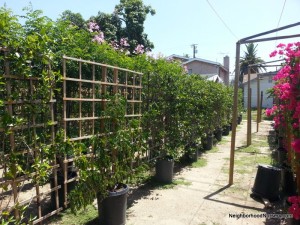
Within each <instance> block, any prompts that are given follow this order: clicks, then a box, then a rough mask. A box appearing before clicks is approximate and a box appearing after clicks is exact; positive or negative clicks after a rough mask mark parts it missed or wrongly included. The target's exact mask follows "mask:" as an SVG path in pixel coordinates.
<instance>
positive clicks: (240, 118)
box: [237, 115, 243, 124]
mask: <svg viewBox="0 0 300 225" xmlns="http://www.w3.org/2000/svg"><path fill="white" fill-rule="evenodd" d="M242 120H243V116H242V115H239V116H238V118H237V123H238V124H241V122H242Z"/></svg>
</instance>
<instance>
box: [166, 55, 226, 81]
mask: <svg viewBox="0 0 300 225" xmlns="http://www.w3.org/2000/svg"><path fill="white" fill-rule="evenodd" d="M167 58H168V59H173V60H179V61H181V63H182V66H184V67H186V69H187V71H188V73H189V74H199V75H200V76H202V77H205V78H208V79H210V80H215V81H217V82H220V83H224V84H225V85H229V56H225V57H224V58H223V65H222V64H220V63H218V62H214V61H210V60H206V59H201V58H188V57H184V56H180V55H175V54H173V55H170V56H169V57H167Z"/></svg>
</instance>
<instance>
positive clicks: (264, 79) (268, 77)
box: [242, 72, 277, 108]
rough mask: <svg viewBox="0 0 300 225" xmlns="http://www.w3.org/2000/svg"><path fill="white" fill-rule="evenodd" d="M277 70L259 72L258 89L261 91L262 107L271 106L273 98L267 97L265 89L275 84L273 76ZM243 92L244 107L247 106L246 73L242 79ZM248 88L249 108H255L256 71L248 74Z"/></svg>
mask: <svg viewBox="0 0 300 225" xmlns="http://www.w3.org/2000/svg"><path fill="white" fill-rule="evenodd" d="M276 74H277V72H267V73H260V74H259V87H260V88H259V89H260V92H263V98H262V107H263V108H271V107H272V106H273V98H272V97H271V98H269V97H268V93H267V90H268V89H270V88H272V87H273V86H274V85H275V81H274V80H273V77H274V76H275V75H276ZM242 86H243V92H244V108H247V107H248V75H244V79H243V85H242ZM250 88H251V92H252V93H251V108H257V73H253V74H250Z"/></svg>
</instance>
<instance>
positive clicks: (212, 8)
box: [206, 0, 239, 39]
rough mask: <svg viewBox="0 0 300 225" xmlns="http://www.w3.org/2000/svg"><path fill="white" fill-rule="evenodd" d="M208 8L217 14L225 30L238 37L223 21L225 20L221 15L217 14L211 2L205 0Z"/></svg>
mask: <svg viewBox="0 0 300 225" xmlns="http://www.w3.org/2000/svg"><path fill="white" fill-rule="evenodd" d="M206 1H207V3H208V5H209V6H210V8H211V9H212V10H213V11H214V13H215V14H216V15H217V17H218V18H219V19H220V20H221V22H222V23H223V25H224V26H225V27H226V28H227V30H228V31H229V32H230V33H231V34H232V35H233V36H234V37H235V38H236V39H239V38H238V37H237V36H236V35H235V33H234V32H233V31H232V30H231V29H230V27H229V26H228V25H227V24H226V23H225V21H224V20H223V19H222V17H221V16H220V15H219V13H218V12H217V11H216V10H215V8H214V7H213V6H212V4H211V3H210V2H209V0H206Z"/></svg>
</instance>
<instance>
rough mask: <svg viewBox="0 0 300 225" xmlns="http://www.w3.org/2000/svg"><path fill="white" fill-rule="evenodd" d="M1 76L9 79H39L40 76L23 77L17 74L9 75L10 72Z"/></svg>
mask: <svg viewBox="0 0 300 225" xmlns="http://www.w3.org/2000/svg"><path fill="white" fill-rule="evenodd" d="M2 77H3V78H9V79H16V80H41V78H38V77H25V76H21V75H20V76H18V75H11V74H4V75H3V76H2Z"/></svg>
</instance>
